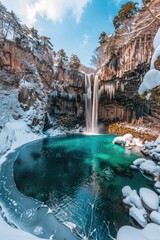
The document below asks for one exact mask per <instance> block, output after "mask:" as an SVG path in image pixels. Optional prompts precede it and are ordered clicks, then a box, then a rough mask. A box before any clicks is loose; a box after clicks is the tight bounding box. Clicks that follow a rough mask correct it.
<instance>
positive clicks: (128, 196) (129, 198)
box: [122, 186, 143, 209]
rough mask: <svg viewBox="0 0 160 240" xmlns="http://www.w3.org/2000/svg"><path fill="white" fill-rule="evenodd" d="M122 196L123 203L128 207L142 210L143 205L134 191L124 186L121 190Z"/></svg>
mask: <svg viewBox="0 0 160 240" xmlns="http://www.w3.org/2000/svg"><path fill="white" fill-rule="evenodd" d="M122 194H123V196H124V197H125V198H124V199H123V202H124V203H125V204H127V205H129V206H135V207H137V208H138V209H142V208H143V205H142V202H141V199H140V197H139V196H138V194H137V191H136V190H132V189H131V188H130V187H129V186H125V187H124V188H123V189H122Z"/></svg>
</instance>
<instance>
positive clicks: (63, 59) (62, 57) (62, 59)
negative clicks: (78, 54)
mask: <svg viewBox="0 0 160 240" xmlns="http://www.w3.org/2000/svg"><path fill="white" fill-rule="evenodd" d="M57 55H58V59H57V62H58V66H59V67H64V66H65V65H67V63H68V57H67V55H66V52H65V51H64V49H60V50H59V51H58V53H57Z"/></svg>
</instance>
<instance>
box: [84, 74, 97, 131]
mask: <svg viewBox="0 0 160 240" xmlns="http://www.w3.org/2000/svg"><path fill="white" fill-rule="evenodd" d="M92 78H94V87H93V94H92ZM98 81H99V79H98V75H96V76H95V77H94V75H93V74H90V75H87V74H85V113H86V132H87V133H94V132H97V130H98V100H99V89H98V88H99V82H98Z"/></svg>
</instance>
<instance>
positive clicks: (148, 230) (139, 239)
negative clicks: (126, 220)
mask: <svg viewBox="0 0 160 240" xmlns="http://www.w3.org/2000/svg"><path fill="white" fill-rule="evenodd" d="M159 239H160V226H159V225H157V224H155V223H149V224H147V226H146V227H145V228H144V229H142V230H141V229H137V228H134V227H131V226H124V227H122V228H120V230H119V231H118V233H117V240H159Z"/></svg>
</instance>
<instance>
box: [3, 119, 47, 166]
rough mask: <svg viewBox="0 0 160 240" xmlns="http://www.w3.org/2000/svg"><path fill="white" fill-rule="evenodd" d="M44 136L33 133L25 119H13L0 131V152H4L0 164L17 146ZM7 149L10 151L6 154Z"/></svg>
mask: <svg viewBox="0 0 160 240" xmlns="http://www.w3.org/2000/svg"><path fill="white" fill-rule="evenodd" d="M42 137H44V136H43V135H42V134H39V135H38V134H35V133H33V132H32V131H31V129H30V128H29V127H28V126H27V123H26V122H25V121H24V120H23V119H19V120H14V119H11V120H10V122H8V123H6V124H5V127H4V128H3V129H2V131H1V132H0V145H1V147H0V154H3V156H2V157H1V159H0V164H2V163H3V162H4V161H5V158H6V155H8V153H9V152H12V151H13V150H14V149H15V148H17V147H19V146H21V145H23V144H25V143H28V142H31V141H34V140H37V139H39V138H42ZM7 150H9V151H8V152H7V153H6V154H4V153H5V152H6V151H7Z"/></svg>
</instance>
